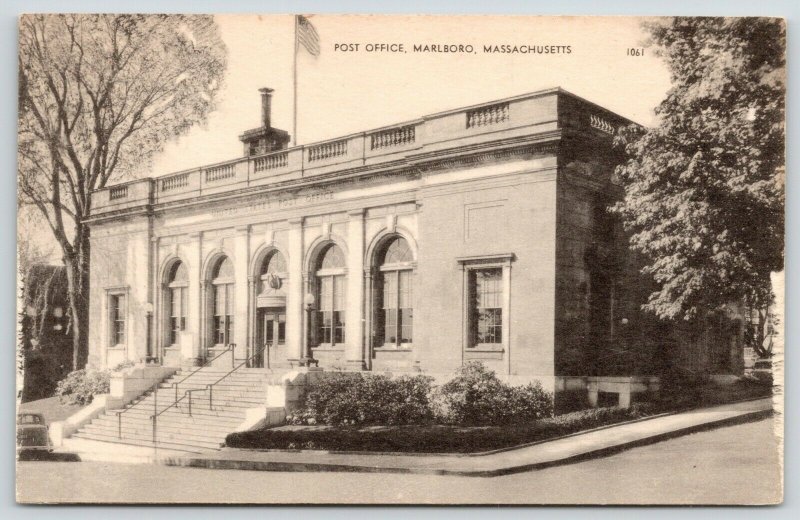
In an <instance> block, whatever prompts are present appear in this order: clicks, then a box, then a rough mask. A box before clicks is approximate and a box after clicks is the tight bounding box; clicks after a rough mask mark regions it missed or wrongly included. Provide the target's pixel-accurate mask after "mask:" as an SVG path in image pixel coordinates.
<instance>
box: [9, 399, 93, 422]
mask: <svg viewBox="0 0 800 520" xmlns="http://www.w3.org/2000/svg"><path fill="white" fill-rule="evenodd" d="M83 407H84V406H83V405H79V404H62V403H61V401H59V399H58V396H55V397H48V398H46V399H38V400H36V401H28V402H27V403H22V404H20V405H19V411H20V412H38V413H43V414H44V419H45V420H46V421H47V424H50V423H52V422H54V421H63V420H64V419H66V418H68V417H70V416H71V415H72V414H74V413H76V412H77V411H78V410H80V409H81V408H83Z"/></svg>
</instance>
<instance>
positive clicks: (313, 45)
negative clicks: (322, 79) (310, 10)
mask: <svg viewBox="0 0 800 520" xmlns="http://www.w3.org/2000/svg"><path fill="white" fill-rule="evenodd" d="M296 23H297V32H296V34H297V41H296V42H295V48H297V47H298V46H300V45H302V46H303V47H304V48H305V49H306V50H307V51H308V53H309V54H311V55H312V56H319V34H317V30H316V29H315V28H314V26H313V25H311V22H309V21H308V18H306V17H305V16H303V15H300V14H298V15H297V22H296Z"/></svg>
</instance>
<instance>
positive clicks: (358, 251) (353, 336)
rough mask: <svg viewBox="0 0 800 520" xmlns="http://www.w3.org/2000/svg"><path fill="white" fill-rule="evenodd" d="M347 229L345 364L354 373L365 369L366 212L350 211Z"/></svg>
mask: <svg viewBox="0 0 800 520" xmlns="http://www.w3.org/2000/svg"><path fill="white" fill-rule="evenodd" d="M348 215H349V216H350V221H349V222H348V225H347V250H348V255H347V314H346V320H347V321H346V322H345V345H346V347H345V360H346V361H347V366H348V368H350V369H353V370H363V368H364V277H363V273H364V210H363V209H358V210H354V211H349V212H348Z"/></svg>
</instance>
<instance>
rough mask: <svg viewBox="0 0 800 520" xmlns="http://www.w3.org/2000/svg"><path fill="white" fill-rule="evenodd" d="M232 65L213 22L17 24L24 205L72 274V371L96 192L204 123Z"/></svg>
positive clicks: (78, 358) (78, 353) (79, 361)
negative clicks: (43, 225) (38, 217)
mask: <svg viewBox="0 0 800 520" xmlns="http://www.w3.org/2000/svg"><path fill="white" fill-rule="evenodd" d="M225 66H226V49H225V46H224V44H223V42H222V40H221V39H220V36H219V34H218V30H217V26H216V24H215V22H214V20H213V19H212V18H211V17H210V16H176V15H170V16H164V15H146V16H143V15H108V14H104V15H82V14H78V15H26V16H23V17H21V18H20V22H19V121H18V125H19V129H18V151H19V164H18V167H19V174H18V184H19V197H20V200H19V203H20V204H21V205H32V206H34V207H35V208H37V209H38V210H39V212H40V213H41V214H42V216H43V217H44V220H45V221H46V222H47V226H48V227H49V229H50V231H51V232H52V234H53V236H54V237H55V240H56V242H57V243H58V245H59V248H60V250H61V253H62V256H63V261H64V264H65V266H66V268H67V280H68V284H69V295H70V315H71V319H72V324H71V325H72V330H73V334H74V343H73V361H72V364H73V368H75V369H78V368H80V367H82V366H83V365H84V364H85V363H86V357H87V354H88V348H87V347H88V344H87V331H88V319H89V316H88V297H89V247H90V240H89V228H88V226H87V225H86V223H85V219H86V218H87V217H88V216H89V215H90V214H91V198H90V193H91V192H92V191H93V190H96V189H99V188H102V187H104V186H106V185H107V184H108V183H109V181H113V180H120V179H124V178H131V177H133V176H135V175H137V173H139V172H141V171H142V169H143V167H146V165H147V161H148V159H149V158H151V157H152V155H153V154H154V153H155V152H157V151H159V150H161V149H162V147H163V145H164V143H165V142H166V141H168V140H169V139H171V138H174V137H175V136H178V135H180V134H182V133H185V132H186V131H187V130H188V129H189V128H191V127H192V126H193V125H196V124H198V123H201V122H203V121H205V120H206V118H207V116H208V114H209V112H211V110H213V108H214V100H215V98H216V97H217V94H218V92H219V90H220V88H221V84H222V76H223V73H224V70H225Z"/></svg>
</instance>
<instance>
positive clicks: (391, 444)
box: [225, 381, 771, 453]
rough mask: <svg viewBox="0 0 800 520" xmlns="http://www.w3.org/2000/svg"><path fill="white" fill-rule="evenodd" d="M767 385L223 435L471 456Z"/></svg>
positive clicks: (274, 444) (737, 397)
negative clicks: (555, 408)
mask: <svg viewBox="0 0 800 520" xmlns="http://www.w3.org/2000/svg"><path fill="white" fill-rule="evenodd" d="M769 395H771V389H770V387H769V386H766V385H763V384H759V383H754V382H749V381H740V382H737V383H735V384H732V385H725V386H717V385H704V386H703V387H699V388H694V389H691V391H687V392H685V393H684V394H682V395H679V396H671V395H662V396H661V397H660V398H658V399H653V400H651V401H649V402H639V403H634V404H633V405H632V406H631V407H630V408H593V409H588V410H581V411H576V412H571V413H566V414H563V415H557V416H555V417H550V418H547V419H542V420H540V421H536V422H533V423H529V424H521V425H513V426H473V427H465V426H455V425H440V424H423V425H405V426H380V425H373V426H326V425H323V426H281V427H273V428H265V429H260V430H252V431H248V432H237V433H232V434H230V435H228V437H227V439H226V441H225V442H226V445H227V446H229V447H232V448H240V449H317V450H328V451H379V452H406V453H476V452H484V451H491V450H497V449H502V448H510V447H513V446H519V445H523V444H529V443H532V442H540V441H545V440H548V439H554V438H556V437H562V436H564V435H569V434H573V433H578V432H581V431H586V430H591V429H594V428H599V427H602V426H608V425H612V424H617V423H621V422H626V421H630V420H634V419H640V418H645V417H648V416H652V415H657V414H661V413H669V412H678V411H684V410H688V409H692V408H701V407H705V406H713V405H718V404H724V403H730V402H735V401H741V400H744V399H753V398H758V397H767V396H769Z"/></svg>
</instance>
